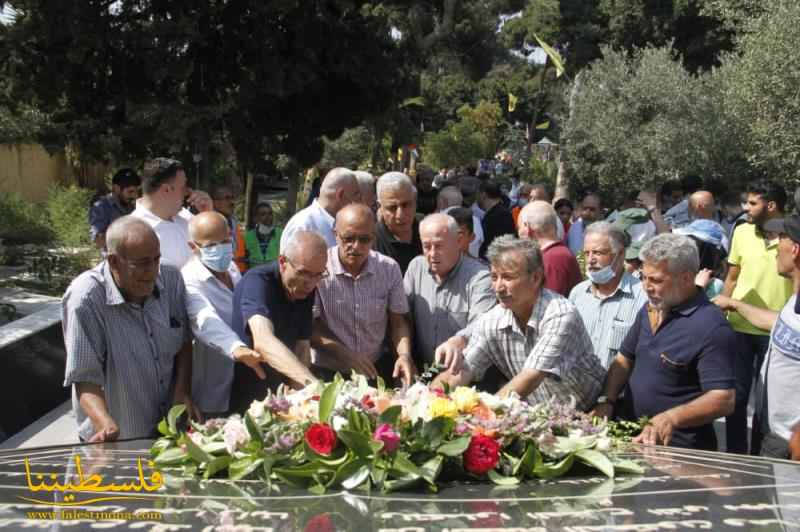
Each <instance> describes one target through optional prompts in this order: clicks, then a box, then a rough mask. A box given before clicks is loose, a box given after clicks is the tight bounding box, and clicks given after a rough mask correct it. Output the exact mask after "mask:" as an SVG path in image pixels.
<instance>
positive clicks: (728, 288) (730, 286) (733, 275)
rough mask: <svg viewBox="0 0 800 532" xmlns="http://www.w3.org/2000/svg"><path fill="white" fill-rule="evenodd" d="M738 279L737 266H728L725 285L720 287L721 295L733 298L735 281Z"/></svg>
mask: <svg viewBox="0 0 800 532" xmlns="http://www.w3.org/2000/svg"><path fill="white" fill-rule="evenodd" d="M738 279H739V266H736V265H735V264H728V275H726V276H725V285H724V286H723V287H722V295H723V296H726V297H733V291H734V290H735V289H736V281H737V280H738Z"/></svg>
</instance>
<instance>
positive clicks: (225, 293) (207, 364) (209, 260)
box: [181, 212, 266, 417]
mask: <svg viewBox="0 0 800 532" xmlns="http://www.w3.org/2000/svg"><path fill="white" fill-rule="evenodd" d="M189 236H190V238H191V240H190V241H189V247H190V248H191V249H192V253H193V255H192V258H191V259H189V261H188V262H187V263H186V265H185V266H184V267H183V269H182V270H181V274H182V275H183V280H184V283H185V284H186V310H187V313H188V315H189V322H190V323H191V327H192V332H193V333H194V337H195V340H196V341H195V345H194V353H193V357H192V386H193V389H194V390H195V396H196V398H197V400H196V402H197V406H198V407H199V408H200V410H201V411H202V412H203V414H204V415H205V416H206V417H217V416H221V415H223V414H225V413H226V412H227V411H228V409H229V401H230V395H231V383H232V382H233V365H234V361H238V362H241V363H243V364H246V365H248V366H250V367H251V368H253V371H255V372H256V374H257V375H258V377H259V378H260V379H264V378H266V374H265V373H264V370H263V368H262V367H261V364H260V362H262V359H261V355H259V354H258V353H257V352H255V351H253V350H252V349H250V348H248V347H247V346H246V345H245V344H244V342H242V341H241V340H240V339H239V336H238V335H237V334H236V333H235V332H234V331H233V329H231V316H232V313H233V289H234V287H235V286H236V284H237V283H238V282H239V280H240V279H241V274H240V273H239V269H238V268H237V267H236V264H235V263H234V262H233V243H232V241H231V235H230V229H229V228H228V223H227V221H226V220H225V217H224V216H222V215H221V214H219V213H217V212H204V213H200V214H198V215H197V216H195V217H193V218H192V220H191V222H189Z"/></svg>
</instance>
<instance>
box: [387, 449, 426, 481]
mask: <svg viewBox="0 0 800 532" xmlns="http://www.w3.org/2000/svg"><path fill="white" fill-rule="evenodd" d="M392 469H393V470H395V471H397V472H399V473H400V474H401V475H415V476H417V477H422V472H421V471H420V470H419V468H418V467H417V466H416V464H414V462H412V461H411V460H410V459H409V458H408V455H407V454H406V453H397V455H396V456H395V457H394V460H393V461H392Z"/></svg>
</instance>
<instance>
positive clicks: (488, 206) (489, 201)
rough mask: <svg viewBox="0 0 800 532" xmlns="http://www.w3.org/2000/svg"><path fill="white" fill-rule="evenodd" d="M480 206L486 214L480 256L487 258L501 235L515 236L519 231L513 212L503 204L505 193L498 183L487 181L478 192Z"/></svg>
mask: <svg viewBox="0 0 800 532" xmlns="http://www.w3.org/2000/svg"><path fill="white" fill-rule="evenodd" d="M478 206H480V208H481V209H483V210H484V211H485V212H486V215H485V216H484V217H483V244H481V250H480V256H481V258H484V259H485V258H486V250H487V249H489V244H491V243H492V241H493V240H494V239H495V238H497V237H498V236H501V235H514V234H516V232H517V230H516V227H515V226H514V218H513V217H512V216H511V211H509V210H508V208H507V207H506V206H505V204H504V203H503V192H502V191H501V190H500V185H498V184H497V182H496V181H490V180H486V181H483V182H482V183H481V185H480V188H479V191H478Z"/></svg>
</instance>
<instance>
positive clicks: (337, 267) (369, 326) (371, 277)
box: [311, 204, 416, 386]
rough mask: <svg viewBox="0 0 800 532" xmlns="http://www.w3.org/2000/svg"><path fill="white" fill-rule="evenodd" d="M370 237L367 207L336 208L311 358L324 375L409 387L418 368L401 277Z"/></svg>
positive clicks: (372, 230) (371, 221)
mask: <svg viewBox="0 0 800 532" xmlns="http://www.w3.org/2000/svg"><path fill="white" fill-rule="evenodd" d="M374 241H375V215H374V214H373V213H372V211H371V210H370V209H369V208H368V207H366V206H365V205H361V204H353V205H348V206H347V207H345V208H344V209H342V210H340V211H339V213H338V214H337V215H336V242H337V245H336V246H334V247H332V248H329V249H328V263H327V269H328V272H329V273H328V275H327V276H326V277H325V278H324V279H322V281H320V283H319V286H318V287H317V296H316V302H315V304H314V327H313V334H312V337H311V345H312V347H313V348H314V350H313V352H312V360H313V363H314V367H315V371H317V372H318V373H319V374H320V375H321V376H323V377H325V378H329V377H331V376H332V375H333V373H334V372H336V371H338V372H341V373H343V374H345V375H349V374H350V371H351V370H355V371H356V372H358V373H360V374H362V375H365V376H366V377H368V378H370V379H374V378H376V377H378V376H380V377H381V378H383V379H384V380H385V381H386V382H391V381H392V379H394V378H399V379H402V381H403V384H404V385H406V386H409V385H410V384H411V381H412V379H413V377H414V374H415V373H416V369H415V367H414V362H413V361H412V359H411V330H410V326H409V324H408V318H407V314H408V302H407V301H406V298H405V294H404V293H403V276H402V274H401V273H400V267H399V266H398V265H397V262H396V261H395V260H394V259H392V258H390V257H387V256H385V255H382V254H380V253H378V252H377V251H373V250H372V243H373V242H374ZM387 326H388V332H389V334H388V339H389V344H390V347H388V346H386V345H385V344H386V342H385V340H386V339H387V334H386V333H387Z"/></svg>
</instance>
